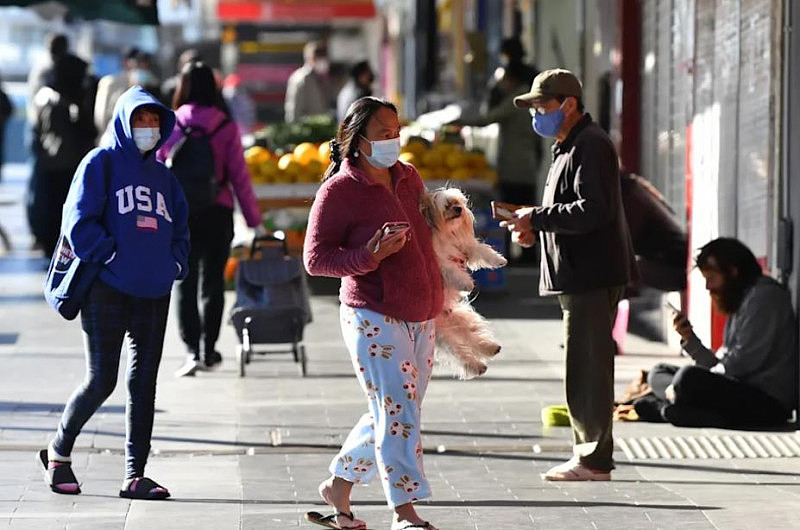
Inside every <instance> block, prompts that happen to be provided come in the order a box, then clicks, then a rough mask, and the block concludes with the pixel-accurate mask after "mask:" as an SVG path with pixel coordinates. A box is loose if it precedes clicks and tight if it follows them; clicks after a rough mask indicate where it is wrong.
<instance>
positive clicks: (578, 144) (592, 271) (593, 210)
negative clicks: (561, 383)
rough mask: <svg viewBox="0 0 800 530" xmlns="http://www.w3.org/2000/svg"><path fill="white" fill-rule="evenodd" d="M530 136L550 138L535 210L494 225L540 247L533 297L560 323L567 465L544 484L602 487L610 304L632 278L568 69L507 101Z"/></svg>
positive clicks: (614, 182)
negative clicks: (569, 446)
mask: <svg viewBox="0 0 800 530" xmlns="http://www.w3.org/2000/svg"><path fill="white" fill-rule="evenodd" d="M514 104H515V105H516V106H517V107H520V108H525V109H529V110H530V112H531V114H532V115H533V123H532V125H533V129H534V130H535V131H536V132H537V133H538V134H539V135H541V136H545V137H554V138H555V139H556V142H555V144H554V145H553V157H552V164H551V166H550V170H549V173H548V175H547V181H546V183H545V188H544V195H543V198H542V204H541V206H533V207H527V208H519V209H518V210H516V212H515V216H514V219H512V220H510V221H506V222H504V223H503V224H504V225H506V226H507V227H508V229H509V230H511V231H512V233H513V237H514V239H515V240H516V241H518V242H519V243H520V244H521V245H523V246H530V245H533V244H534V243H535V241H536V233H537V232H538V233H539V238H540V239H541V241H542V253H541V254H542V262H541V278H540V282H539V292H540V294H542V295H544V296H558V300H559V303H560V304H561V310H562V313H563V315H564V334H565V339H566V340H565V350H566V381H565V382H566V391H567V405H568V406H569V413H570V420H571V423H572V431H573V440H574V454H575V456H574V457H573V458H572V459H570V460H569V461H567V462H566V463H564V464H561V465H558V466H556V467H554V468H552V469H550V470H549V471H548V472H547V473H544V474H543V475H542V477H543V478H544V479H545V480H610V478H611V470H612V469H613V468H614V460H613V457H612V453H613V446H614V443H613V438H612V433H611V425H612V418H611V414H612V407H613V399H614V397H613V395H614V392H613V391H614V343H613V339H612V337H611V330H612V326H613V322H614V315H615V312H616V307H617V302H618V301H619V300H620V297H621V295H622V292H623V289H624V286H625V285H626V284H627V283H628V282H629V281H630V280H631V278H632V276H633V275H635V272H634V271H635V267H636V264H635V261H634V255H633V250H632V245H631V240H630V236H629V234H628V228H627V225H626V222H625V213H624V211H623V207H622V198H621V194H620V178H619V167H618V162H617V153H616V151H615V150H614V145H613V143H612V142H611V139H610V138H609V137H608V135H607V134H606V133H605V132H604V131H603V130H602V129H601V128H600V127H599V126H598V125H597V124H596V123H595V122H594V121H593V120H592V117H591V116H590V115H589V114H588V113H584V109H583V91H582V88H581V84H580V82H579V81H578V79H577V78H576V77H575V76H574V75H573V74H572V72H569V71H568V70H560V69H558V70H547V71H544V72H542V73H540V74H539V75H538V76H536V78H535V79H534V81H533V85H532V87H531V91H530V92H529V93H527V94H524V95H521V96H518V97H517V98H515V99H514Z"/></svg>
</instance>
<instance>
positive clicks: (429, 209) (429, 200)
mask: <svg viewBox="0 0 800 530" xmlns="http://www.w3.org/2000/svg"><path fill="white" fill-rule="evenodd" d="M419 212H420V213H421V214H422V217H423V218H424V219H425V222H426V223H428V226H429V227H430V228H436V205H435V204H434V201H433V194H432V193H430V192H428V191H423V192H422V197H420V201H419Z"/></svg>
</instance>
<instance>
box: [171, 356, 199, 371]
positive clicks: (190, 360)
mask: <svg viewBox="0 0 800 530" xmlns="http://www.w3.org/2000/svg"><path fill="white" fill-rule="evenodd" d="M199 369H200V363H199V362H198V361H196V360H195V358H194V355H192V354H189V355H187V356H186V360H185V361H184V362H183V364H182V365H181V366H180V368H178V369H177V370H175V377H190V376H193V375H194V374H195V373H196V372H197V370H199Z"/></svg>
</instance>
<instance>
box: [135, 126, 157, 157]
mask: <svg viewBox="0 0 800 530" xmlns="http://www.w3.org/2000/svg"><path fill="white" fill-rule="evenodd" d="M160 139H161V131H160V130H159V128H158V127H134V128H133V141H134V142H135V143H136V147H138V148H139V151H140V152H142V153H146V152H147V151H150V150H151V149H153V148H154V147H155V146H156V144H157V143H158V141H159V140H160Z"/></svg>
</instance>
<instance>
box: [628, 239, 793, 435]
mask: <svg viewBox="0 0 800 530" xmlns="http://www.w3.org/2000/svg"><path fill="white" fill-rule="evenodd" d="M696 265H697V268H698V269H700V272H701V273H702V274H703V277H704V278H705V280H706V289H708V292H709V293H710V295H711V299H712V302H713V304H714V307H715V308H716V310H717V311H719V312H720V313H721V314H723V315H725V316H726V317H727V321H726V323H725V329H724V334H723V342H722V346H721V347H720V348H719V349H718V350H717V352H716V354H715V353H714V352H712V351H711V350H709V349H708V348H706V347H705V346H704V345H703V344H702V343H701V342H700V339H698V338H697V335H695V334H694V331H693V330H692V325H691V323H690V322H689V320H688V319H687V318H686V316H685V315H683V314H682V313H678V314H676V315H675V318H674V321H673V325H674V327H675V330H676V331H677V332H678V333H679V334H680V336H681V346H682V347H683V350H684V351H685V352H686V353H687V354H688V355H689V356H690V357H691V358H692V359H693V360H694V364H693V365H689V366H683V367H678V366H674V365H669V364H658V365H656V366H655V367H654V368H653V369H652V370H651V371H650V373H649V375H648V380H647V382H648V383H649V385H650V386H651V387H652V389H653V395H650V396H646V397H643V398H640V399H638V400H637V401H636V402H635V403H634V406H635V409H636V412H637V413H638V415H639V417H640V418H641V419H642V420H645V421H668V422H670V423H672V424H674V425H678V426H686V427H760V426H767V425H778V424H781V423H784V422H786V420H787V419H788V418H789V417H790V415H791V412H792V410H793V409H794V407H795V405H796V403H797V368H796V358H797V346H796V342H795V334H794V327H795V317H794V311H793V309H792V302H791V298H790V295H789V292H788V290H787V289H785V288H784V287H783V286H782V285H780V284H779V283H778V282H776V281H775V280H773V279H772V278H770V277H768V276H765V275H763V274H762V272H761V267H760V265H759V264H758V262H757V261H756V259H755V257H754V256H753V253H752V252H751V251H750V250H749V249H748V248H747V247H746V246H745V245H743V244H742V243H741V242H739V241H738V240H736V239H730V238H719V239H715V240H713V241H711V242H709V243H708V244H706V245H705V246H704V247H702V248H701V249H700V253H699V254H698V256H697V258H696Z"/></svg>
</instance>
